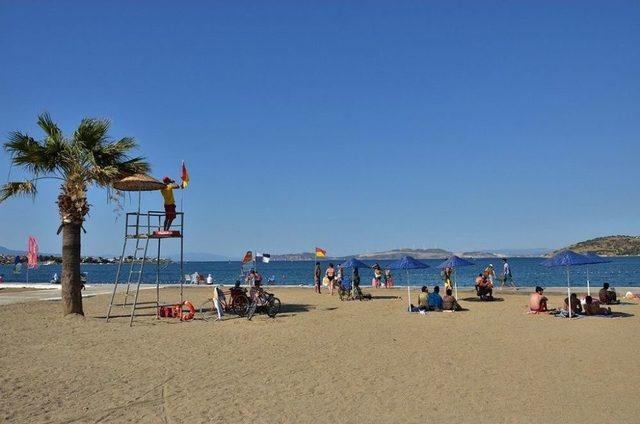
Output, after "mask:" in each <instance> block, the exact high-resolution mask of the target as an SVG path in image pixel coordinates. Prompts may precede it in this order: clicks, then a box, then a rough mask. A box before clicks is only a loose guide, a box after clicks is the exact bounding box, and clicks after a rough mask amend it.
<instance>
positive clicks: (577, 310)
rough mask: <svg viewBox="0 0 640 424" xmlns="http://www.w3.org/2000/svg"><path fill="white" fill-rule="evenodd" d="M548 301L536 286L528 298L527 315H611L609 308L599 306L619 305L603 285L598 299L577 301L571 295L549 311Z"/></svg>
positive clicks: (611, 289)
mask: <svg viewBox="0 0 640 424" xmlns="http://www.w3.org/2000/svg"><path fill="white" fill-rule="evenodd" d="M548 302H549V299H548V298H547V297H546V296H544V288H542V287H540V286H537V287H536V289H535V292H534V293H532V294H531V296H530V297H529V311H528V312H529V313H533V314H538V313H543V312H548V313H555V314H561V315H563V316H565V315H567V316H568V315H569V310H571V315H611V308H610V307H602V306H600V305H615V304H618V303H620V301H619V300H618V295H617V294H616V291H615V290H614V289H613V288H611V287H610V286H609V283H604V284H603V285H602V288H601V289H600V291H599V292H598V298H597V299H594V298H593V297H592V296H585V297H584V299H582V300H581V299H579V298H578V295H577V294H576V293H571V296H570V297H565V298H564V304H563V305H562V306H560V307H558V308H556V309H550V308H549V306H548Z"/></svg>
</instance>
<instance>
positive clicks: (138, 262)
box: [107, 235, 159, 327]
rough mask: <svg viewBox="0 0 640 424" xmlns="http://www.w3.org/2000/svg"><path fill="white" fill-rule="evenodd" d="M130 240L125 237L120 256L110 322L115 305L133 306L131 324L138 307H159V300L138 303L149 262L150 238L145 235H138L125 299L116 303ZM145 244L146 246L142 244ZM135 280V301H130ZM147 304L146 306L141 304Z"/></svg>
mask: <svg viewBox="0 0 640 424" xmlns="http://www.w3.org/2000/svg"><path fill="white" fill-rule="evenodd" d="M129 240H130V238H129V237H125V239H124V243H123V246H122V255H121V256H120V261H119V262H118V270H117V272H116V279H115V282H114V286H113V293H112V294H111V302H109V311H108V312H107V322H109V318H110V316H111V310H112V308H113V307H114V306H122V307H123V308H126V307H127V306H130V307H131V317H130V319H129V326H130V327H131V326H132V325H133V319H134V317H135V313H136V309H147V308H156V310H157V308H158V307H159V304H158V300H157V299H156V300H155V301H151V302H140V303H138V294H139V292H140V284H141V283H142V274H143V273H144V266H145V264H146V263H147V252H148V250H149V241H150V238H149V237H148V236H147V237H144V236H139V235H138V236H136V237H135V240H136V245H135V250H134V253H133V259H132V260H131V263H130V266H129V275H128V277H127V287H126V290H125V292H124V301H123V302H122V303H114V300H115V297H116V293H117V291H118V284H119V279H120V272H121V270H122V265H123V263H124V259H125V255H126V251H127V242H128V241H129ZM143 244H144V247H142V245H143ZM141 251H142V252H143V253H142V256H140V255H139V252H141ZM132 282H135V284H136V290H135V295H134V298H133V303H128V298H129V291H130V288H131V283H132ZM141 305H145V306H141Z"/></svg>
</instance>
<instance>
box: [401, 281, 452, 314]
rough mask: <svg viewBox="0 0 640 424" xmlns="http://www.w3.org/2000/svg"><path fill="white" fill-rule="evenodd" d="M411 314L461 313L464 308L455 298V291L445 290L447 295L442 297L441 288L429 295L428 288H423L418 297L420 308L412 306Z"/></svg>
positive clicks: (436, 287) (435, 289)
mask: <svg viewBox="0 0 640 424" xmlns="http://www.w3.org/2000/svg"><path fill="white" fill-rule="evenodd" d="M409 308H410V311H411V312H420V313H421V314H425V313H426V312H427V311H460V310H462V307H461V306H460V304H459V303H458V301H457V300H456V298H455V297H454V296H453V290H452V289H450V288H446V289H445V295H444V296H440V286H435V287H434V288H433V291H432V292H431V293H429V289H428V288H427V286H422V288H421V289H420V294H419V295H418V306H414V305H413V304H411V305H410V306H409Z"/></svg>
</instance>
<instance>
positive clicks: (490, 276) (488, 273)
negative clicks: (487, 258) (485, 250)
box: [484, 264, 496, 287]
mask: <svg viewBox="0 0 640 424" xmlns="http://www.w3.org/2000/svg"><path fill="white" fill-rule="evenodd" d="M484 276H485V277H486V278H487V280H489V284H490V285H491V287H493V285H494V281H495V278H496V271H495V269H494V268H493V264H489V266H488V267H486V268H485V269H484Z"/></svg>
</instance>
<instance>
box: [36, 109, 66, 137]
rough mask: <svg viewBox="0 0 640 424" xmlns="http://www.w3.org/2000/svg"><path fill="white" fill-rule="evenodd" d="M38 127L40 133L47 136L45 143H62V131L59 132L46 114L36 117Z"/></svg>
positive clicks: (56, 125)
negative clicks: (42, 132)
mask: <svg viewBox="0 0 640 424" xmlns="http://www.w3.org/2000/svg"><path fill="white" fill-rule="evenodd" d="M38 126H39V127H40V128H42V131H44V133H45V134H46V135H47V140H46V141H47V142H48V141H49V140H51V141H56V142H62V141H63V138H64V137H63V135H62V131H60V128H59V127H58V124H56V123H55V122H53V119H51V115H49V113H48V112H44V113H43V114H41V115H40V116H38Z"/></svg>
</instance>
